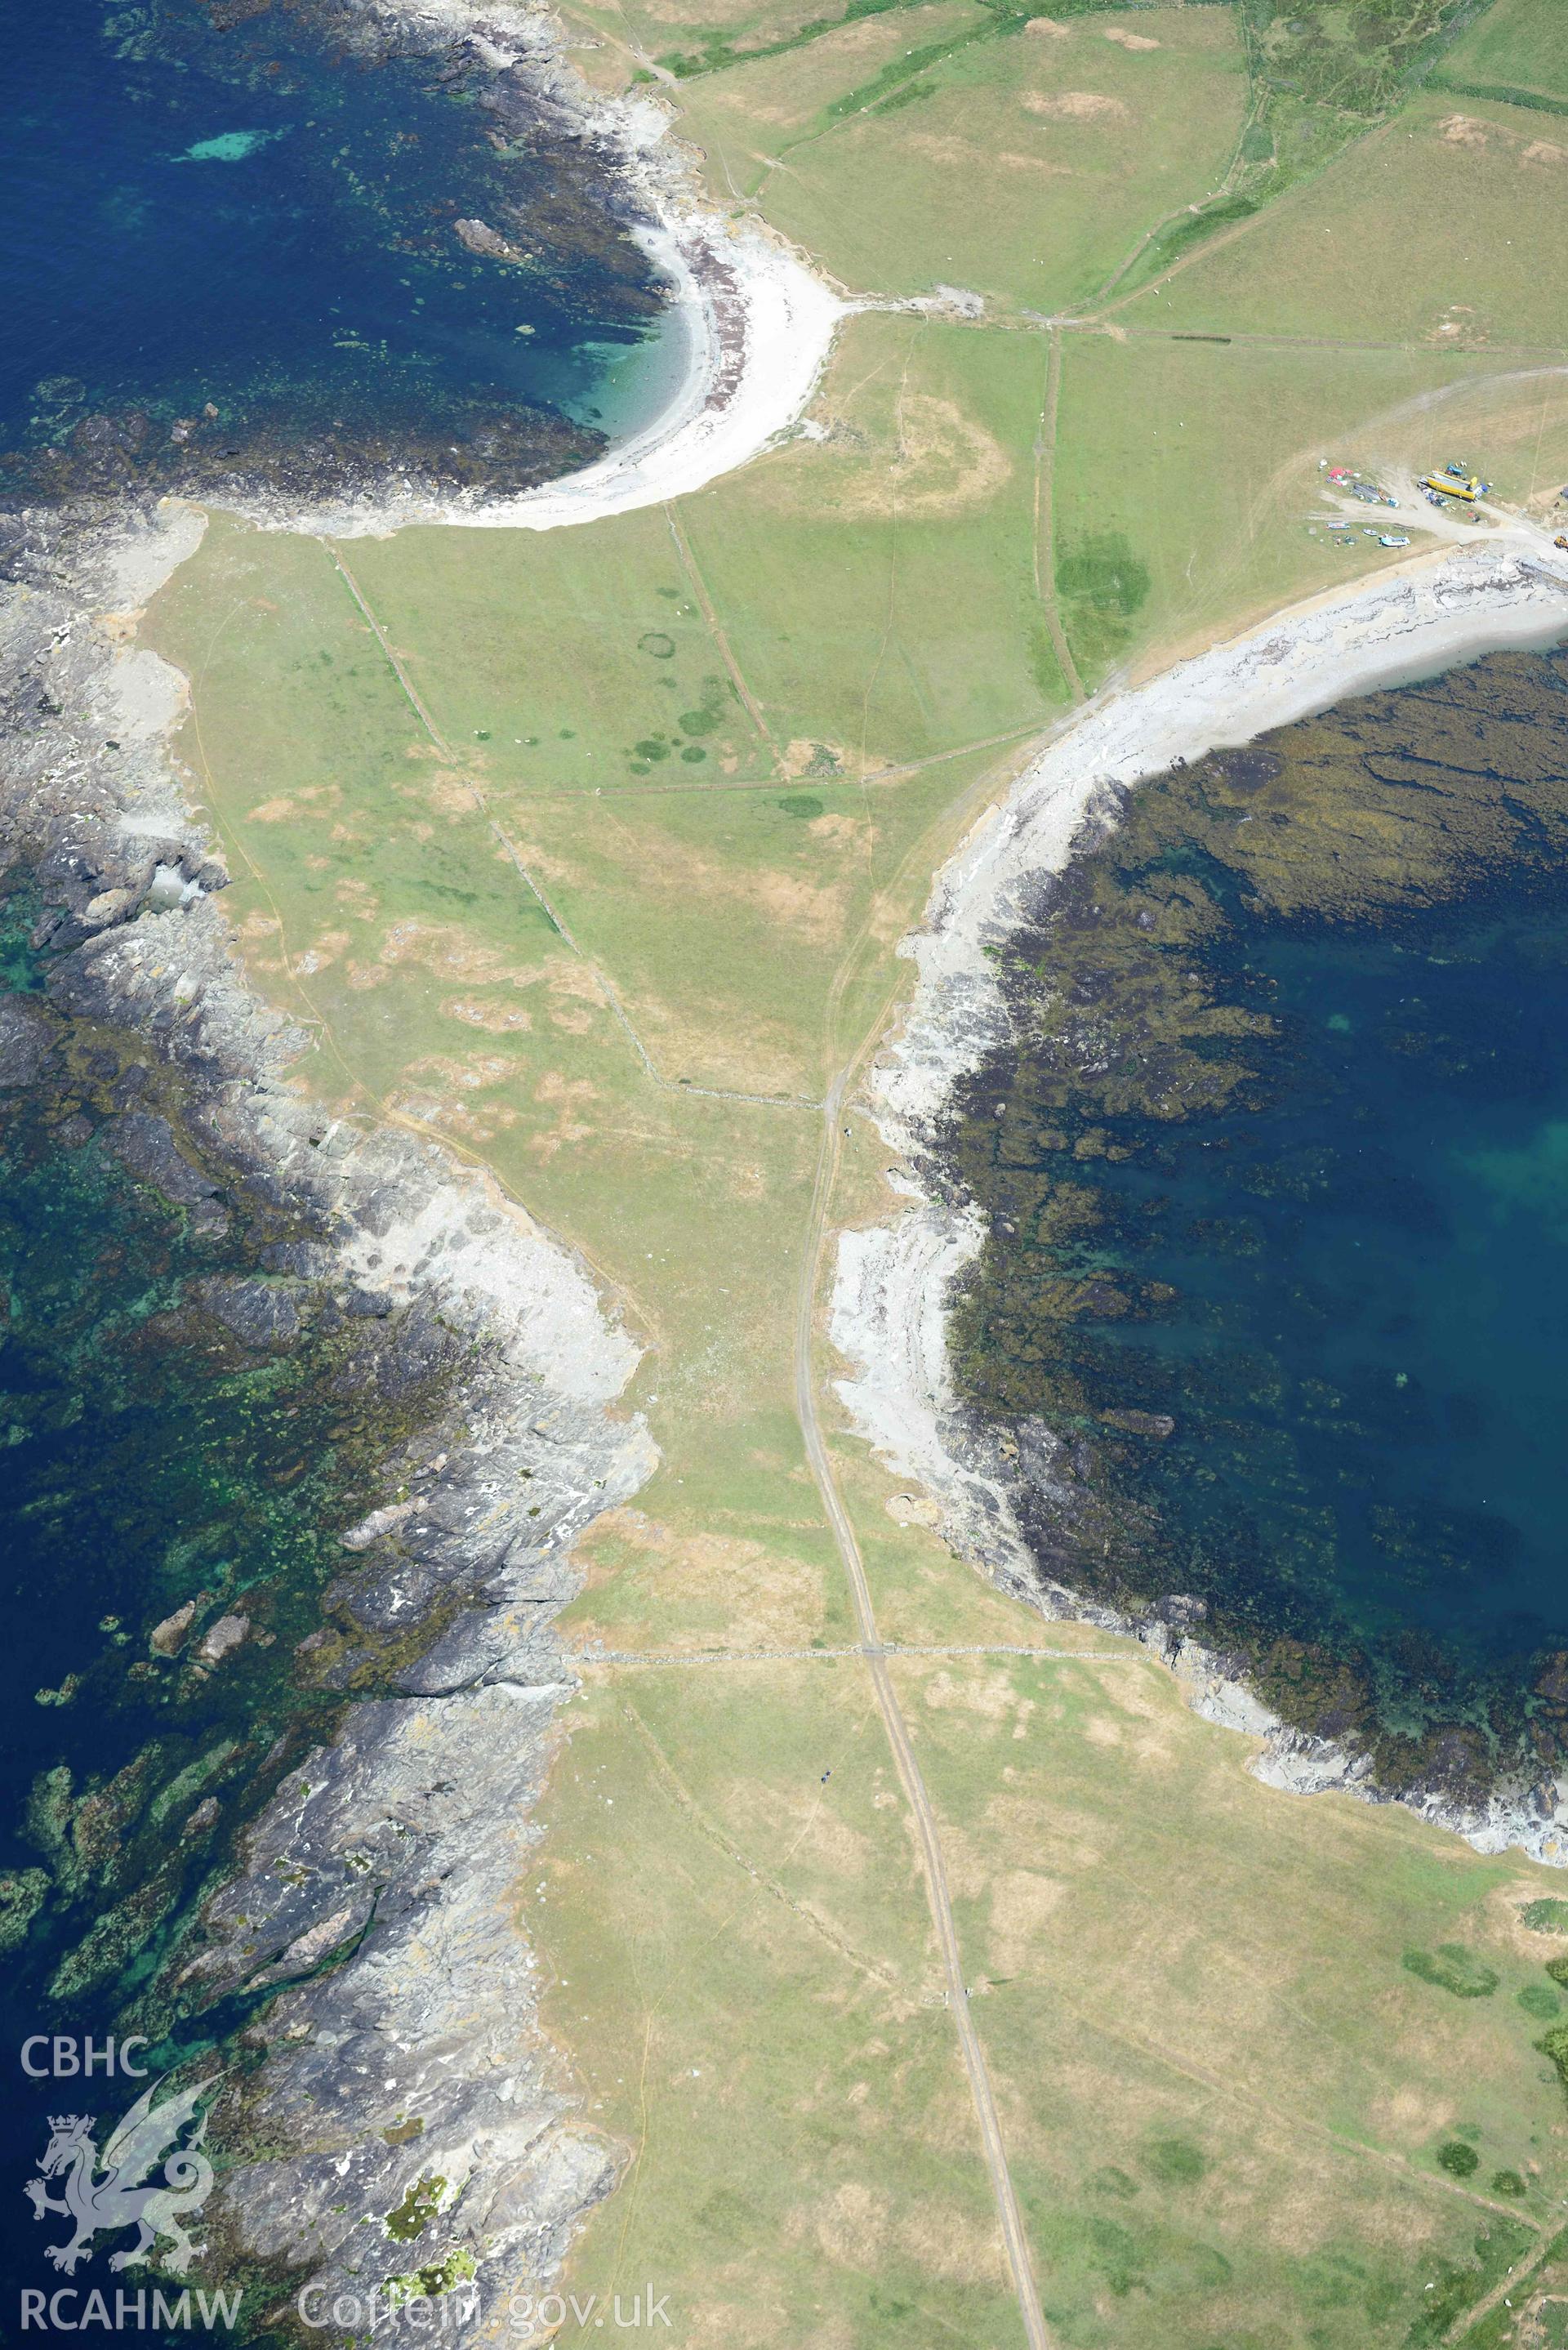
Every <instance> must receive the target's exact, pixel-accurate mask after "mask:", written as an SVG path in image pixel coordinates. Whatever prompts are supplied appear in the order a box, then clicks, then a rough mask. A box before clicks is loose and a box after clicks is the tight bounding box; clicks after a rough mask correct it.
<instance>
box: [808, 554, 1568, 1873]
mask: <svg viewBox="0 0 1568 2350" xmlns="http://www.w3.org/2000/svg"><path fill="white" fill-rule="evenodd" d="M1553 574H1554V575H1555V576H1554V577H1553V576H1552V575H1553ZM1565 633H1568V557H1565V556H1562V555H1561V554H1555V553H1554V552H1553V550H1552V545H1551V541H1550V539H1549V538H1547V537H1546V536H1544V535H1543V534H1542V533H1540V532H1538V531H1535V530H1532V529H1531V528H1529V527H1528V526H1526V525H1516V526H1511V527H1510V528H1508V529H1506V530H1503V531H1500V532H1498V533H1496V534H1494V535H1493V536H1490V538H1489V539H1488V540H1487V541H1486V542H1485V543H1484V544H1483V545H1480V546H1475V545H1473V544H1472V545H1469V546H1467V547H1466V549H1465V551H1464V552H1463V553H1446V552H1445V553H1444V554H1442V555H1441V556H1438V557H1436V558H1435V559H1434V558H1427V559H1423V560H1420V561H1417V562H1415V563H1412V564H1410V565H1407V566H1406V567H1402V568H1401V569H1400V570H1399V571H1397V572H1392V573H1390V572H1385V573H1382V574H1380V575H1378V576H1377V577H1375V578H1372V579H1368V580H1366V581H1365V582H1363V583H1362V584H1361V585H1360V586H1359V587H1355V588H1352V589H1351V590H1349V591H1348V592H1345V593H1343V594H1334V595H1332V596H1327V597H1322V598H1317V599H1315V600H1314V602H1312V603H1310V604H1306V605H1303V606H1301V607H1298V608H1295V609H1293V610H1292V611H1288V612H1285V613H1282V614H1281V615H1279V616H1278V617H1277V618H1275V619H1272V620H1271V621H1269V622H1268V623H1266V624H1265V625H1264V626H1263V627H1262V628H1259V629H1252V630H1251V631H1250V632H1249V633H1248V634H1246V635H1245V636H1242V637H1240V638H1238V639H1234V640H1233V641H1232V642H1231V643H1228V644H1223V645H1220V646H1217V647H1215V648H1214V649H1213V650H1211V651H1209V652H1207V653H1204V654H1201V655H1200V656H1199V658H1197V659H1196V660H1189V661H1184V662H1182V663H1181V664H1180V665H1179V667H1177V668H1175V669H1172V670H1170V671H1167V672H1166V674H1165V675H1163V676H1161V677H1158V678H1156V679H1155V680H1153V681H1151V682H1150V683H1148V684H1147V685H1144V686H1141V687H1138V688H1137V689H1136V690H1130V691H1122V690H1116V691H1110V692H1108V693H1107V694H1106V695H1105V696H1104V697H1103V698H1102V699H1099V700H1097V701H1096V702H1091V703H1090V704H1088V705H1087V706H1086V707H1085V709H1084V710H1082V711H1080V712H1076V713H1075V716H1074V717H1073V719H1072V720H1071V721H1069V722H1068V723H1066V725H1065V726H1064V728H1063V729H1062V730H1061V731H1060V732H1059V733H1058V734H1057V736H1056V738H1055V739H1054V741H1053V742H1052V743H1050V745H1049V746H1048V747H1047V749H1046V750H1044V752H1043V753H1042V754H1041V755H1040V757H1039V758H1038V759H1036V760H1035V761H1034V763H1033V764H1032V765H1031V766H1030V767H1029V769H1028V770H1027V771H1026V773H1025V774H1024V775H1023V776H1022V777H1021V778H1020V779H1019V781H1018V782H1017V783H1016V784H1015V785H1013V786H1012V790H1011V792H1010V793H1009V794H1008V795H1007V797H1006V799H1005V800H1004V801H1003V802H1002V805H1001V806H1000V807H992V808H991V809H988V810H987V812H986V814H985V815H984V816H982V817H981V819H980V821H979V822H978V823H977V824H976V825H975V826H974V827H972V829H971V832H970V834H969V837H968V838H967V839H966V840H965V841H964V842H963V844H962V845H961V847H960V848H959V850H958V852H957V853H956V855H955V856H954V857H953V858H952V860H951V861H950V864H949V865H947V866H946V867H945V868H943V870H942V872H941V873H940V875H939V876H938V878H937V881H936V884H935V887H934V889H933V890H932V894H931V898H930V900H929V905H928V909H927V914H926V921H925V926H924V928H923V929H922V930H921V931H919V932H917V933H916V934H915V935H914V936H913V937H911V938H909V939H906V940H905V941H903V943H902V945H901V947H900V952H901V953H904V954H906V955H909V956H910V957H912V958H913V960H914V961H915V962H916V963H917V964H918V966H919V980H918V982H917V984H916V989H915V994H914V998H913V1001H912V1003H911V1004H910V1007H909V1014H908V1016H907V1018H906V1021H905V1023H904V1026H903V1029H902V1032H901V1034H900V1035H898V1037H897V1038H896V1039H895V1040H894V1041H893V1043H892V1044H891V1045H889V1047H888V1050H887V1051H886V1052H885V1053H884V1054H882V1055H880V1056H879V1059H878V1062H877V1066H876V1068H875V1070H874V1071H873V1073H872V1077H871V1081H870V1093H871V1097H872V1102H873V1107H874V1109H875V1112H876V1115H877V1122H878V1125H879V1127H880V1128H881V1130H882V1133H883V1134H884V1136H885V1137H886V1139H887V1140H888V1142H889V1144H890V1145H891V1146H892V1147H893V1148H894V1149H896V1150H898V1151H899V1152H901V1153H909V1154H913V1153H916V1152H918V1151H919V1148H920V1146H921V1144H922V1143H923V1142H924V1141H925V1140H926V1139H928V1138H929V1135H930V1134H931V1132H932V1130H933V1128H934V1127H935V1125H936V1123H937V1121H938V1120H939V1119H940V1117H941V1115H942V1113H943V1112H944V1110H945V1108H946V1106H947V1104H948V1102H949V1100H950V1096H951V1092H952V1088H953V1085H954V1083H955V1081H956V1079H957V1078H958V1077H959V1076H961V1074H963V1073H965V1072H967V1071H969V1070H971V1069H972V1068H974V1067H975V1066H978V1064H979V1063H980V1061H981V1059H982V1058H983V1056H984V1055H985V1054H986V1053H987V1052H988V1051H990V1050H991V1049H992V1048H993V1047H994V1046H995V1045H999V1044H1001V1043H1002V1042H1004V1041H1005V1039H1006V1037H1007V1035H1008V1021H1007V1015H1006V1012H1005V1009H1004V1007H1003V1004H1002V997H1001V993H1000V991H999V989H998V987H997V984H996V981H995V978H994V975H993V972H992V965H991V963H990V962H989V960H988V958H987V955H986V952H985V950H986V948H987V947H988V946H989V945H992V944H994V943H996V942H997V941H1001V940H1002V939H1003V938H1005V937H1006V936H1007V935H1008V934H1009V932H1010V931H1012V930H1013V929H1014V928H1016V926H1017V925H1018V924H1019V922H1020V921H1021V920H1023V919H1024V918H1025V917H1026V916H1027V915H1028V913H1029V912H1030V911H1031V910H1033V908H1035V907H1036V906H1037V905H1038V903H1039V901H1040V899H1041V898H1042V895H1043V894H1044V891H1045V889H1047V888H1048V886H1049V879H1050V876H1052V875H1053V874H1055V873H1059V872H1060V871H1061V869H1062V868H1063V866H1064V864H1065V863H1066V861H1067V859H1068V858H1069V856H1070V855H1071V853H1072V849H1073V845H1074V841H1075V837H1076V836H1077V835H1078V833H1079V831H1080V829H1081V827H1083V826H1084V823H1085V817H1091V816H1092V817H1095V818H1096V819H1097V820H1106V819H1108V818H1109V817H1110V816H1112V815H1113V814H1114V806H1115V803H1114V801H1113V800H1112V798H1111V795H1109V794H1108V793H1107V792H1106V789H1105V786H1106V785H1113V784H1114V785H1128V784H1134V783H1137V781H1139V780H1140V779H1141V778H1143V777H1146V776H1149V775H1158V774H1159V773H1161V772H1162V771H1163V770H1164V769H1165V768H1167V767H1168V766H1169V764H1171V762H1172V761H1173V760H1174V759H1178V758H1182V759H1188V760H1191V759H1195V758H1198V757H1199V756H1200V755H1201V754H1203V753H1204V752H1206V751H1210V750H1213V749H1216V748H1220V747H1222V746H1236V745H1239V744H1241V743H1247V742H1250V741H1251V740H1252V739H1253V737H1254V736H1256V735H1258V734H1261V733H1264V732H1266V731H1267V730H1268V729H1270V728H1271V727H1275V726H1282V725H1284V724H1287V723H1290V722H1291V721H1293V720H1294V719H1299V718H1304V717H1308V716H1310V715H1311V714H1312V712H1314V711H1318V710H1323V709H1326V708H1328V707H1329V706H1330V705H1331V704H1332V703H1334V702H1340V701H1342V700H1344V699H1345V697H1346V696H1347V695H1350V694H1355V693H1359V692H1368V691H1373V690H1374V689H1376V688H1377V687H1380V686H1387V685H1394V684H1398V683H1401V682H1404V681H1408V680H1410V679H1412V678H1416V677H1420V676H1424V675H1430V674H1432V673H1433V672H1434V671H1438V670H1439V669H1443V668H1448V667H1451V666H1452V665H1453V664H1454V663H1456V662H1458V661H1462V660H1472V659H1475V658H1477V657H1478V656H1479V655H1480V654H1481V653H1484V652H1491V651H1498V650H1502V649H1503V648H1505V647H1509V646H1528V645H1536V644H1544V643H1547V642H1550V641H1552V639H1555V638H1558V637H1560V636H1563V635H1564V634H1565ZM897 1188H898V1190H899V1191H903V1192H905V1193H906V1194H907V1195H909V1198H910V1201H911V1204H910V1205H909V1206H908V1207H907V1208H906V1209H905V1210H904V1211H902V1213H901V1214H899V1215H898V1217H897V1218H895V1220H894V1221H893V1222H890V1223H887V1224H882V1225H875V1226H872V1227H869V1228H868V1229H866V1230H862V1231H858V1232H846V1233H845V1234H844V1235H843V1237H842V1239H841V1242H840V1245H839V1256H838V1265H837V1274H836V1284H835V1290H834V1298H833V1307H832V1319H831V1325H830V1327H831V1335H832V1337H833V1342H834V1345H835V1346H836V1348H837V1349H838V1351H839V1353H840V1354H841V1355H842V1356H843V1357H845V1359H846V1362H847V1363H848V1364H849V1365H850V1366H851V1373H850V1376H848V1377H846V1378H842V1379H840V1380H839V1381H838V1382H837V1383H836V1384H837V1388H838V1393H839V1395H840V1397H841V1398H842V1399H843V1400H844V1402H845V1404H846V1406H847V1408H848V1410H849V1413H850V1416H851V1419H852V1420H853V1422H854V1424H855V1426H856V1427H857V1430H859V1432H860V1433H861V1434H862V1435H864V1436H866V1437H867V1439H868V1440H870V1442H871V1443H872V1445H873V1446H874V1447H875V1449H876V1451H877V1453H878V1454H879V1456H880V1457H881V1458H882V1459H883V1460H884V1461H886V1462H887V1464H888V1467H889V1468H891V1469H892V1470H893V1471H894V1473H895V1474H896V1475H897V1476H898V1477H899V1478H900V1479H901V1480H903V1481H905V1482H914V1483H918V1484H919V1485H921V1486H923V1487H924V1488H925V1490H926V1491H927V1492H929V1494H930V1495H931V1496H932V1497H933V1498H934V1499H935V1501H936V1502H937V1503H938V1505H939V1507H940V1512H941V1523H942V1528H943V1531H944V1533H945V1534H946V1535H947V1538H948V1539H949V1541H950V1543H951V1544H952V1546H953V1547H954V1548H955V1549H956V1550H958V1551H960V1552H961V1554H962V1555H965V1556H967V1557H971V1558H976V1559H978V1560H980V1561H981V1563H983V1564H984V1565H987V1566H989V1567H990V1568H991V1569H992V1571H993V1572H995V1573H997V1574H998V1575H1001V1576H1002V1578H1003V1579H1004V1580H1005V1581H1006V1582H1008V1583H1009V1584H1010V1585H1012V1586H1013V1587H1015V1588H1019V1587H1022V1586H1023V1584H1024V1582H1025V1579H1026V1571H1027V1568H1028V1554H1027V1552H1026V1550H1025V1546H1024V1544H1023V1540H1022V1537H1021V1536H1020V1534H1019V1532H1018V1528H1017V1525H1016V1523H1015V1522H1014V1520H1013V1518H1012V1513H1011V1511H1010V1509H1009V1508H1008V1506H1007V1504H1006V1502H1005V1500H1004V1499H1003V1497H1002V1485H1001V1483H1000V1482H999V1481H998V1480H997V1479H996V1478H995V1477H994V1476H993V1475H992V1474H990V1473H988V1468H987V1463H986V1462H985V1461H984V1460H983V1459H980V1458H977V1457H976V1455H975V1451H974V1448H973V1445H972V1443H971V1442H968V1441H966V1440H965V1432H964V1431H963V1430H961V1429H960V1427H959V1426H958V1425H957V1424H956V1422H955V1419H954V1417H953V1414H954V1397H953V1392H952V1388H951V1382H950V1373H949V1368H948V1360H947V1347H946V1323H947V1315H948V1307H949V1300H950V1295H951V1291H952V1284H953V1282H954V1279H955V1278H956V1276H957V1275H958V1274H960V1273H961V1270H962V1269H963V1267H964V1266H965V1265H966V1264H968V1263H971V1261H972V1259H973V1257H974V1256H975V1254H976V1253H978V1251H979V1249H980V1246H981V1242H982V1240H983V1237H984V1227H983V1223H982V1222H981V1218H980V1216H979V1214H978V1213H977V1212H976V1211H974V1210H973V1209H972V1208H953V1207H949V1206H946V1205H944V1204H943V1203H942V1202H941V1201H938V1200H934V1199H929V1198H928V1197H927V1196H926V1195H925V1194H924V1192H923V1191H920V1190H919V1186H918V1185H915V1184H913V1183H911V1182H909V1180H907V1179H905V1178H900V1179H898V1184H897ZM1027 1580H1028V1581H1029V1582H1030V1583H1032V1584H1036V1585H1037V1583H1038V1576H1037V1575H1027ZM1062 1599H1063V1600H1065V1595H1062ZM1083 1612H1084V1613H1085V1614H1091V1615H1092V1614H1096V1613H1104V1611H1096V1610H1094V1609H1085V1610H1084V1611H1083ZM1183 1672H1184V1678H1186V1679H1189V1682H1191V1683H1192V1684H1193V1686H1192V1688H1191V1691H1190V1693H1191V1694H1192V1695H1193V1697H1194V1701H1195V1702H1196V1703H1198V1705H1199V1711H1203V1712H1205V1713H1207V1714H1208V1715H1209V1716H1210V1718H1211V1719H1214V1720H1218V1721H1230V1722H1231V1724H1232V1726H1234V1727H1237V1728H1244V1729H1247V1730H1250V1731H1254V1732H1258V1731H1262V1730H1266V1729H1268V1727H1269V1721H1268V1717H1267V1716H1266V1715H1264V1714H1263V1712H1262V1709H1261V1708H1259V1707H1258V1706H1257V1705H1256V1703H1255V1701H1253V1700H1251V1699H1250V1698H1249V1697H1248V1696H1247V1695H1246V1693H1245V1692H1244V1691H1240V1690H1235V1689H1234V1688H1233V1687H1231V1685H1229V1684H1225V1683H1223V1682H1222V1681H1221V1680H1220V1678H1219V1676H1218V1675H1217V1674H1215V1673H1212V1672H1208V1671H1206V1669H1205V1660H1204V1659H1203V1657H1202V1652H1201V1651H1200V1650H1198V1649H1195V1648H1194V1649H1189V1650H1188V1651H1187V1652H1186V1654H1185V1656H1184V1659H1183ZM1258 1767H1259V1771H1260V1775H1262V1776H1266V1777H1268V1778H1269V1779H1271V1780H1272V1782H1273V1783H1276V1784H1280V1785H1288V1786H1291V1787H1293V1788H1295V1789H1297V1790H1300V1791H1305V1790H1308V1789H1310V1788H1312V1787H1314V1786H1322V1785H1329V1784H1338V1785H1343V1784H1345V1783H1347V1777H1348V1779H1349V1780H1350V1781H1351V1782H1352V1783H1354V1778H1355V1773H1354V1771H1351V1772H1349V1773H1347V1770H1346V1765H1345V1758H1344V1757H1343V1756H1339V1755H1337V1754H1335V1753H1334V1752H1333V1751H1332V1750H1331V1749H1328V1748H1326V1747H1324V1746H1322V1745H1320V1744H1319V1743H1318V1742H1303V1741H1301V1740H1299V1739H1291V1738H1286V1737H1276V1736H1272V1735H1271V1739H1270V1750H1269V1751H1268V1752H1266V1753H1265V1754H1264V1755H1263V1757H1262V1758H1261V1761H1260V1763H1259V1766H1258ZM1421 1808H1423V1809H1424V1810H1425V1811H1426V1812H1427V1813H1428V1816H1430V1817H1433V1818H1442V1819H1444V1823H1445V1825H1450V1826H1454V1827H1456V1828H1458V1829H1459V1832H1460V1833H1461V1834H1463V1835H1467V1836H1468V1837H1469V1840H1470V1841H1471V1842H1472V1843H1475V1844H1478V1845H1479V1846H1480V1848H1481V1849H1482V1850H1486V1851H1498V1850H1501V1849H1502V1848H1503V1847H1504V1846H1506V1845H1522V1846H1524V1847H1525V1848H1526V1849H1527V1850H1530V1851H1532V1852H1533V1853H1534V1854H1535V1856H1536V1857H1538V1858H1546V1859H1548V1860H1552V1861H1559V1862H1560V1861H1562V1860H1563V1859H1564V1858H1568V1820H1565V1821H1563V1822H1558V1821H1556V1820H1551V1819H1549V1820H1545V1821H1539V1820H1534V1819H1530V1818H1524V1817H1521V1816H1520V1815H1518V1814H1516V1813H1514V1812H1513V1811H1511V1810H1510V1808H1509V1807H1508V1806H1507V1805H1506V1804H1490V1805H1489V1806H1487V1807H1486V1810H1485V1812H1484V1813H1478V1814H1474V1815H1470V1814H1466V1815H1464V1816H1462V1817H1459V1816H1455V1817H1451V1818H1450V1817H1448V1816H1447V1815H1445V1814H1444V1813H1443V1812H1442V1810H1441V1807H1440V1806H1438V1805H1435V1804H1430V1805H1423V1806H1422V1807H1421Z"/></svg>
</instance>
